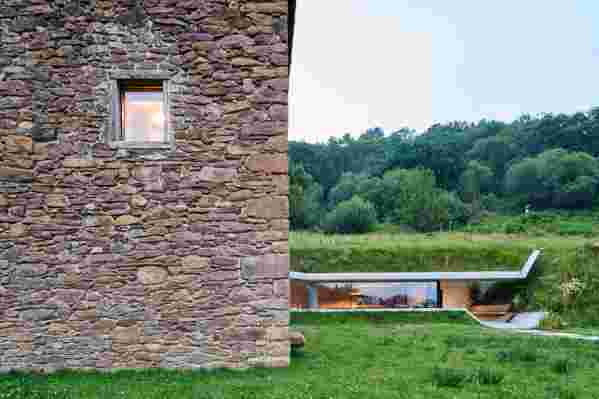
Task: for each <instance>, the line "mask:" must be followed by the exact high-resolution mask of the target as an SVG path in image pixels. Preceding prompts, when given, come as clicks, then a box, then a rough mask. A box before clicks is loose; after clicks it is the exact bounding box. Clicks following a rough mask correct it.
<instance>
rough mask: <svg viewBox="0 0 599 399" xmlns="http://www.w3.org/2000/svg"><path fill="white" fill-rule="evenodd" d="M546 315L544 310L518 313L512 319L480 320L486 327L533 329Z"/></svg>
mask: <svg viewBox="0 0 599 399" xmlns="http://www.w3.org/2000/svg"><path fill="white" fill-rule="evenodd" d="M544 317H545V313H543V312H528V313H518V314H517V315H516V316H514V317H513V318H512V320H510V321H482V320H481V321H480V324H482V325H483V326H486V327H491V328H498V329H510V330H532V329H535V328H537V327H539V323H540V322H541V320H543V318H544Z"/></svg>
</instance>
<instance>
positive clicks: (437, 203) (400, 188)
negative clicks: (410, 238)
mask: <svg viewBox="0 0 599 399" xmlns="http://www.w3.org/2000/svg"><path fill="white" fill-rule="evenodd" d="M598 157H599V107H596V108H592V109H591V110H590V111H588V112H577V113H574V114H551V113H548V114H540V115H536V116H531V115H523V116H521V117H520V118H518V119H517V120H514V121H512V122H501V121H495V120H486V119H483V120H481V121H479V122H477V123H467V122H461V121H455V122H449V123H445V124H435V125H433V126H431V127H430V128H428V129H427V130H426V131H424V132H417V131H415V130H413V129H409V128H403V129H400V130H398V131H394V132H391V133H389V134H386V133H385V132H384V131H383V129H381V128H372V129H368V130H367V131H366V132H364V133H362V134H361V135H359V136H358V137H356V138H354V137H352V136H351V135H350V134H346V135H344V136H343V137H341V138H335V137H331V138H329V140H328V141H327V142H325V143H317V144H311V143H306V142H298V141H290V142H289V162H290V165H289V177H290V194H289V198H290V214H291V227H292V228H293V229H313V228H318V229H323V230H325V231H337V232H358V231H367V230H368V229H369V228H370V227H371V226H372V225H373V224H374V223H376V222H379V223H393V224H400V225H405V226H411V227H412V228H414V229H416V230H418V231H431V230H436V229H446V228H451V227H452V226H455V225H459V224H464V223H468V222H469V221H472V219H473V218H477V217H478V216H480V214H481V213H482V212H484V211H494V212H506V213H508V212H521V211H522V209H523V208H524V207H525V206H530V207H532V208H533V209H549V208H560V209H589V208H592V207H593V205H594V204H597V203H599V198H598V192H599V158H598Z"/></svg>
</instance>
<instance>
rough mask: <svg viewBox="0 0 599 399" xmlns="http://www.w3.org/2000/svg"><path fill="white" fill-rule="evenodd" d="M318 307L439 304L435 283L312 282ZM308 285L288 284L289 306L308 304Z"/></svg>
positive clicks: (382, 306)
mask: <svg viewBox="0 0 599 399" xmlns="http://www.w3.org/2000/svg"><path fill="white" fill-rule="evenodd" d="M314 286H315V288H316V290H317V292H318V305H319V307H321V308H331V309H334V308H338V309H343V308H435V307H440V306H441V301H440V298H439V290H438V282H436V281H430V282H398V283H351V284H350V283H320V284H315V285H314ZM306 290H307V286H305V283H304V282H300V281H293V282H292V284H291V306H292V307H298V308H305V307H308V303H307V291H306Z"/></svg>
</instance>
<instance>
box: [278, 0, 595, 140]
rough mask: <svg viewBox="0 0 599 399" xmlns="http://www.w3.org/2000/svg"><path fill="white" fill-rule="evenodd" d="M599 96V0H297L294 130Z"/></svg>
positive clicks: (558, 104) (563, 107) (336, 130)
mask: <svg viewBox="0 0 599 399" xmlns="http://www.w3.org/2000/svg"><path fill="white" fill-rule="evenodd" d="M593 24H594V25H595V26H593ZM598 105H599V1H598V0H524V1H523V0H502V1H496V0H476V1H473V0H451V1H448V0H298V1H297V10H296V27H295V37H294V47H293V64H292V67H291V77H290V96H289V118H290V119H289V139H290V140H302V139H303V140H306V141H309V142H316V141H326V140H327V139H328V137H329V136H342V135H343V134H345V133H352V134H354V135H357V134H359V133H361V132H363V131H364V130H366V129H367V128H369V127H375V126H380V127H382V128H384V129H385V131H386V132H387V133H389V132H391V131H393V130H397V129H399V128H401V127H410V128H414V129H417V130H419V131H420V130H423V129H425V128H427V127H428V126H430V125H431V124H432V123H436V122H446V121H450V120H466V121H478V120H480V119H481V118H488V119H499V120H505V121H510V120H513V119H515V118H518V117H519V116H520V115H521V114H523V113H530V114H533V115H534V114H537V113H540V112H566V113H570V112H575V111H579V110H581V111H586V110H588V109H589V108H590V107H591V106H598Z"/></svg>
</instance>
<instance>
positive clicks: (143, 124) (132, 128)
mask: <svg viewBox="0 0 599 399" xmlns="http://www.w3.org/2000/svg"><path fill="white" fill-rule="evenodd" d="M162 101H163V100H162V92H160V91H155V92H152V91H146V92H135V91H125V93H124V96H123V113H124V115H123V129H124V132H125V140H127V141H165V137H164V109H163V105H162Z"/></svg>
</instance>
